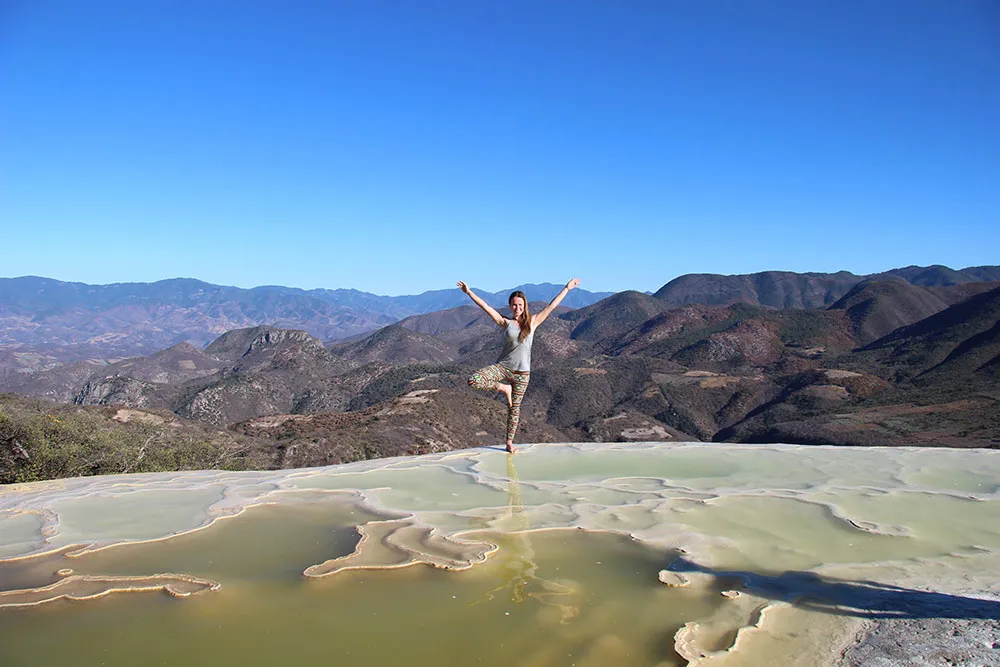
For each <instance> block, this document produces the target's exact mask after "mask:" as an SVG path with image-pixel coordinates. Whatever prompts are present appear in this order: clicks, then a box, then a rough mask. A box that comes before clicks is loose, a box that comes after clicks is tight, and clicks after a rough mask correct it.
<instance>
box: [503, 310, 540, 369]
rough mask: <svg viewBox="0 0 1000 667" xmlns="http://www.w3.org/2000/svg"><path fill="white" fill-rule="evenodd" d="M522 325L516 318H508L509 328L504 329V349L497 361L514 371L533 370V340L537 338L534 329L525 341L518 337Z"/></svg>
mask: <svg viewBox="0 0 1000 667" xmlns="http://www.w3.org/2000/svg"><path fill="white" fill-rule="evenodd" d="M520 333H521V327H519V326H518V325H517V322H515V321H514V320H507V328H506V329H504V331H503V350H502V351H501V352H500V359H498V360H497V363H498V364H500V365H502V366H504V367H506V368H507V369H509V370H512V371H530V370H531V342H532V341H533V340H534V339H535V330H534V329H532V330H531V331H530V332H529V333H528V335H527V336H526V337H525V339H524V341H520V340H518V339H517V337H518V335H519V334H520Z"/></svg>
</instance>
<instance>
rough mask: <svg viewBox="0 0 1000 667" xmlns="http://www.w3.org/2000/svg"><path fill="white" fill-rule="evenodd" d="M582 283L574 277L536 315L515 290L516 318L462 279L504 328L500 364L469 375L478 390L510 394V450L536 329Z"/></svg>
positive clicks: (472, 296) (511, 301)
mask: <svg viewBox="0 0 1000 667" xmlns="http://www.w3.org/2000/svg"><path fill="white" fill-rule="evenodd" d="M579 284H580V281H579V280H578V279H576V278H573V279H572V280H570V281H569V282H568V283H566V286H565V287H563V288H562V289H561V290H560V291H559V294H556V296H555V298H554V299H552V301H551V302H549V305H547V306H545V308H542V310H541V311H540V312H538V313H536V314H535V315H532V314H531V313H530V312H529V310H528V301H527V299H526V298H525V296H524V292H521V291H520V290H519V291H517V292H513V293H511V295H510V298H508V299H507V303H508V305H509V306H510V312H511V316H512V319H507V318H506V317H504V316H503V315H501V314H500V313H498V312H497V311H496V310H494V308H493V307H492V306H490V305H489V304H488V303H486V302H485V301H483V300H482V299H481V298H480V297H479V296H477V295H476V294H475V293H474V292H473V291H472V290H471V289H469V286H468V285H466V284H465V283H464V282H462V281H461V280H459V281H458V286H459V287H460V288H461V289H462V291H463V292H465V293H466V294H468V295H469V298H470V299H472V301H473V302H474V303H475V304H476V305H477V306H479V307H480V308H482V309H483V311H485V313H486V314H487V315H489V316H490V319H491V320H493V321H494V322H496V323H497V326H498V327H500V328H501V329H503V350H502V351H501V352H500V359H499V360H498V361H497V363H495V364H493V365H492V366H487V367H486V368H480V369H479V370H478V371H476V372H475V373H473V374H472V377H470V378H469V386H471V387H474V388H475V389H488V390H492V391H499V392H500V393H502V394H503V395H504V396H506V397H507V438H506V444H507V451H508V452H510V453H511V454H513V453H514V434H515V433H516V432H517V424H518V422H519V421H520V420H521V399H522V398H524V392H525V390H526V389H527V388H528V380H529V379H530V378H531V343H532V342H533V340H534V337H535V329H536V328H538V326H539V325H541V323H542V322H544V321H545V320H546V319H548V317H549V315H551V314H552V311H553V310H555V308H556V306H558V305H559V303H560V302H561V301H562V300H563V299H564V298H565V297H566V295H567V294H569V291H570V290H571V289H573V288H574V287H576V286H577V285H579Z"/></svg>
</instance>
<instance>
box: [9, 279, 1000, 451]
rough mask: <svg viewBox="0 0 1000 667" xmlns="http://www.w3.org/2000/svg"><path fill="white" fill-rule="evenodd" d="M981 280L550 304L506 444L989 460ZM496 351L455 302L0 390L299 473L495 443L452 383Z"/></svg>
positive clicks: (671, 289)
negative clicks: (383, 321) (816, 447)
mask: <svg viewBox="0 0 1000 667" xmlns="http://www.w3.org/2000/svg"><path fill="white" fill-rule="evenodd" d="M847 275H850V274H847ZM994 276H996V277H997V278H1000V267H977V268H975V269H964V270H962V271H952V270H951V269H947V268H945V267H927V268H920V267H908V268H906V269H899V270H896V271H892V272H887V273H885V274H879V275H877V276H874V277H857V276H856V277H855V278H857V280H854V281H853V282H851V284H848V283H849V282H850V281H849V280H847V278H846V277H845V274H843V273H840V274H788V273H783V272H769V273H768V274H754V275H752V276H716V277H715V280H709V278H708V277H706V276H697V277H696V279H695V278H691V279H689V278H686V277H682V278H678V279H676V280H674V281H671V282H670V283H667V284H666V285H665V286H664V287H663V288H662V289H661V290H659V291H657V292H656V293H655V294H648V293H643V292H636V291H626V292H620V293H616V294H611V295H609V296H606V297H605V298H603V299H601V300H599V301H597V302H594V303H590V304H587V305H584V306H582V307H576V308H571V307H564V306H561V307H560V308H559V309H557V311H556V312H555V313H554V315H553V316H552V317H550V318H549V320H548V321H547V322H546V323H545V325H544V326H543V327H541V328H540V329H539V331H538V333H537V335H536V338H535V347H534V353H533V359H534V365H533V369H532V379H531V384H530V386H529V390H528V394H527V396H526V398H525V401H524V404H523V406H522V429H521V431H520V432H519V440H521V441H588V440H591V441H600V440H669V439H681V440H684V439H691V440H704V441H711V440H716V441H740V442H774V441H782V442H797V443H803V444H838V445H845V444H852V445H913V444H924V445H937V446H961V447H970V446H976V447H997V446H1000V280H994V281H989V280H979V279H980V278H992V277H994ZM852 280H853V279H852ZM696 284H700V285H702V286H703V289H704V291H703V293H702V294H701V295H700V296H699V295H698V294H697V293H696V292H695V291H693V289H694V288H693V285H696ZM734 286H737V287H739V289H738V290H736V291H734ZM553 287H558V286H553ZM681 287H683V290H681ZM455 291H456V292H457V290H455ZM459 295H460V294H459ZM658 295H659V296H658ZM664 295H665V296H667V297H669V298H663V296H664ZM460 296H463V297H464V295H460ZM734 297H738V298H736V300H735V301H733V300H732V299H733V298H734ZM492 298H494V299H495V298H496V295H493V296H492ZM671 299H673V301H671ZM740 299H742V300H740ZM677 301H684V302H685V303H676V302H677ZM721 301H724V302H725V303H721ZM817 301H821V302H822V305H820V306H812V305H810V304H813V303H815V302H817ZM460 303H466V302H461V301H460ZM775 303H778V304H785V305H784V307H777V306H775V305H773V304H775ZM543 304H544V301H538V302H533V303H532V304H531V305H532V307H533V308H537V307H540V306H541V305H543ZM497 351H498V341H497V333H496V327H495V325H494V324H493V323H492V322H491V321H490V320H489V318H487V317H486V316H485V314H484V313H483V312H482V311H481V310H479V309H478V308H477V307H475V306H473V305H468V304H467V303H466V305H460V306H457V307H452V308H446V309H442V310H436V311H433V312H428V313H420V314H412V315H409V316H407V317H403V318H402V319H399V320H397V321H394V322H392V323H391V324H388V325H386V326H383V327H380V328H377V329H375V330H374V331H371V332H369V333H366V334H363V335H356V336H354V337H351V338H349V339H341V340H334V341H330V340H324V339H322V338H320V337H317V336H314V335H313V334H311V333H309V332H308V331H305V330H301V329H290V328H285V327H275V326H271V325H258V326H253V327H244V328H239V329H235V330H231V331H227V332H225V333H223V334H221V335H219V336H217V337H215V338H214V340H213V341H212V342H211V343H210V344H208V345H207V346H205V347H203V348H200V347H198V346H195V345H192V344H191V343H188V342H182V343H178V344H175V345H173V346H170V347H168V348H166V349H162V350H159V351H157V352H154V353H153V354H148V355H142V356H137V357H133V358H128V359H123V360H120V361H114V362H111V363H108V362H100V363H95V362H93V361H88V360H78V361H75V362H70V363H57V364H54V365H50V367H35V368H28V367H27V364H28V363H34V362H32V361H31V359H35V358H36V357H32V356H31V355H32V354H35V355H38V353H36V352H32V353H29V352H24V351H19V350H10V349H8V350H6V351H3V350H0V389H3V390H6V391H10V392H16V393H17V394H20V395H21V396H26V397H34V398H37V399H45V400H47V401H53V403H47V404H46V405H49V406H57V405H62V406H64V407H63V408H59V409H61V410H70V408H69V407H66V406H69V405H75V406H76V407H75V408H72V409H74V410H82V411H87V410H94V409H106V408H99V407H89V406H107V408H116V409H131V410H138V411H145V412H148V413H149V414H152V415H158V417H157V418H158V419H166V420H169V421H170V422H171V423H184V424H201V425H202V426H200V427H199V428H203V429H204V428H209V429H212V428H214V429H221V430H220V431H219V432H220V433H222V432H225V433H228V434H230V435H229V436H226V437H228V438H230V439H231V438H238V439H239V442H240V443H249V444H244V445H241V446H245V447H246V448H249V449H247V451H252V452H254V454H253V456H254V458H253V460H254V461H255V463H254V465H261V461H266V462H267V463H266V465H268V466H286V467H288V466H306V465H317V464H326V463H335V462H343V461H350V460H357V459H359V458H371V457H375V456H386V455H398V454H407V453H420V452H428V451H443V450H448V449H455V448H461V447H468V446H474V445H482V444H489V443H490V442H494V441H497V440H498V438H499V437H500V434H501V433H502V424H503V420H504V413H505V411H504V407H503V405H502V402H501V401H500V400H499V398H498V395H497V396H494V395H489V394H482V393H479V392H474V391H473V390H471V389H470V388H469V387H468V386H467V385H466V378H467V377H468V375H469V374H470V373H471V371H472V370H474V369H475V368H477V367H480V366H483V365H486V364H489V363H492V362H493V361H494V360H495V358H496V354H497ZM18 355H20V356H18ZM25 357H28V358H29V359H28V361H27V362H26V361H25ZM6 400H7V401H8V402H9V401H15V402H16V400H22V399H15V398H14V397H10V396H8V398H7V399H6ZM2 405H3V403H2V401H0V406H2ZM46 409H47V410H56V408H55V407H48V408H35V412H38V411H39V410H46ZM53 414H55V413H53ZM60 414H62V413H60ZM67 414H68V413H67ZM109 414H117V413H109ZM0 416H2V415H0ZM60 418H61V419H62V418H64V417H60ZM109 418H110V417H109ZM0 421H2V420H0ZM0 426H2V424H0ZM164 428H165V427H164ZM191 428H193V427H191ZM2 437H3V434H2V433H0V441H2ZM212 437H215V436H212ZM219 437H221V436H219ZM0 449H2V447H0ZM227 461H230V463H232V461H231V460H230V459H227ZM2 463H3V457H2V451H0V467H2ZM11 465H13V464H11ZM227 465H228V464H227Z"/></svg>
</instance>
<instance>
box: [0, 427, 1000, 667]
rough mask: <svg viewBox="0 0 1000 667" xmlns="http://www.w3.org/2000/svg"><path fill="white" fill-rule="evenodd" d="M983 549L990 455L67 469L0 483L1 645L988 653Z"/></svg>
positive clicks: (290, 650) (856, 659) (118, 653)
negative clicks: (935, 635) (917, 648)
mask: <svg viewBox="0 0 1000 667" xmlns="http://www.w3.org/2000/svg"><path fill="white" fill-rule="evenodd" d="M998 556H1000V452H996V451H992V450H944V449H884V448H868V449H852V448H827V447H799V446H786V445H767V446H763V445H760V446H752V445H721V444H687V445H684V444H655V443H654V444H621V445H594V444H587V445H534V446H527V447H523V448H522V449H521V450H520V453H519V454H518V455H517V456H514V457H510V456H508V455H506V454H504V453H502V452H499V451H495V450H490V449H479V450H465V451H459V452H451V453H447V454H435V455H428V456H422V457H413V458H401V459H387V460H379V461H369V462H364V463H358V464H351V465H344V466H336V467H330V468H313V469H307V470H297V471H287V470H286V471H272V472H253V473H220V472H188V473H173V474H156V475H129V476H115V477H99V478H98V477H92V478H78V479H71V480H59V481H53V482H46V483H39V484H29V485H14V486H7V487H0V647H2V648H0V658H2V664H3V665H4V666H5V667H13V666H16V665H38V664H95V665H96V664H102V665H135V664H146V663H149V662H151V661H152V658H151V656H153V657H155V662H156V663H158V664H168V665H171V664H176V665H245V664H265V663H270V662H274V663H280V664H301V665H311V664H317V665H318V664H323V665H328V664H337V665H381V664H395V663H397V662H400V661H401V660H405V662H406V664H407V665H417V666H419V665H441V664H479V665H497V666H508V665H524V666H525V667H543V666H549V665H553V666H554V665H577V666H598V665H609V664H613V665H615V666H616V667H626V666H629V665H687V664H690V665H704V666H714V665H723V666H728V665H733V666H737V665H826V664H830V665H836V664H850V665H855V664H858V665H860V664H876V663H874V662H872V661H873V660H882V661H883V662H880V663H878V664H886V665H891V664H909V663H906V662H905V656H902V657H900V656H892V655H888V653H887V651H889V649H886V648H885V646H895V647H897V648H899V644H900V641H899V637H900V633H904V635H905V634H906V633H909V634H910V635H915V634H919V633H921V632H926V631H934V628H937V630H940V628H939V627H938V626H941V627H944V626H943V625H941V624H945V625H947V626H948V628H950V629H951V630H950V632H952V633H954V636H956V637H959V639H953V640H949V641H953V643H954V646H952V645H949V646H943V645H940V646H938V648H939V649H940V650H941V651H945V652H947V651H951V652H952V653H954V654H955V655H959V654H961V656H965V657H963V658H962V659H963V660H967V661H971V662H968V664H984V665H995V664H1000V557H998ZM165 593H166V594H165ZM935 624H937V625H935ZM921 628H923V629H924V630H921ZM894 633H895V634H894ZM939 634H940V633H939ZM54 637H58V638H59V640H60V641H53V638H54ZM962 637H967V638H968V639H967V640H962ZM925 639H926V638H925ZM942 641H943V640H942ZM903 643H904V644H905V641H904V642H903ZM893 650H895V649H893ZM899 650H903V651H904V652H905V648H904V649H899ZM901 655H902V654H901ZM941 655H945V654H944V653H942V654H941ZM945 658H947V656H945ZM945 658H942V659H945ZM949 659H950V658H949ZM956 660H957V659H956ZM953 662H954V663H955V664H965V663H962V662H960V661H958V662H956V661H954V660H953ZM927 664H936V663H927ZM941 664H947V663H945V662H942V663H941Z"/></svg>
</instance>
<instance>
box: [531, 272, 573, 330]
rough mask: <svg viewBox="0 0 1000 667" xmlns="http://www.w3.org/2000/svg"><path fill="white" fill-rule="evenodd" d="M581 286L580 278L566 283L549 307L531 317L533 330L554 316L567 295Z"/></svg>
mask: <svg viewBox="0 0 1000 667" xmlns="http://www.w3.org/2000/svg"><path fill="white" fill-rule="evenodd" d="M579 284H580V279H579V278H573V279H572V280H570V281H569V282H568V283H566V286H565V287H563V288H562V289H561V290H559V294H556V295H555V297H553V298H552V301H550V302H549V305H547V306H545V307H544V308H542V309H541V310H540V311H538V312H537V313H535V314H534V315H532V316H531V328H532V329H534V328H535V327H537V326H538V325H540V324H541V323H542V322H544V321H545V320H547V319H548V317H549V315H551V314H552V311H553V310H555V309H556V306H558V305H559V304H560V302H562V300H563V299H565V298H566V295H567V294H569V291H570V290H571V289H573V288H575V287H577V286H578V285H579Z"/></svg>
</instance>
